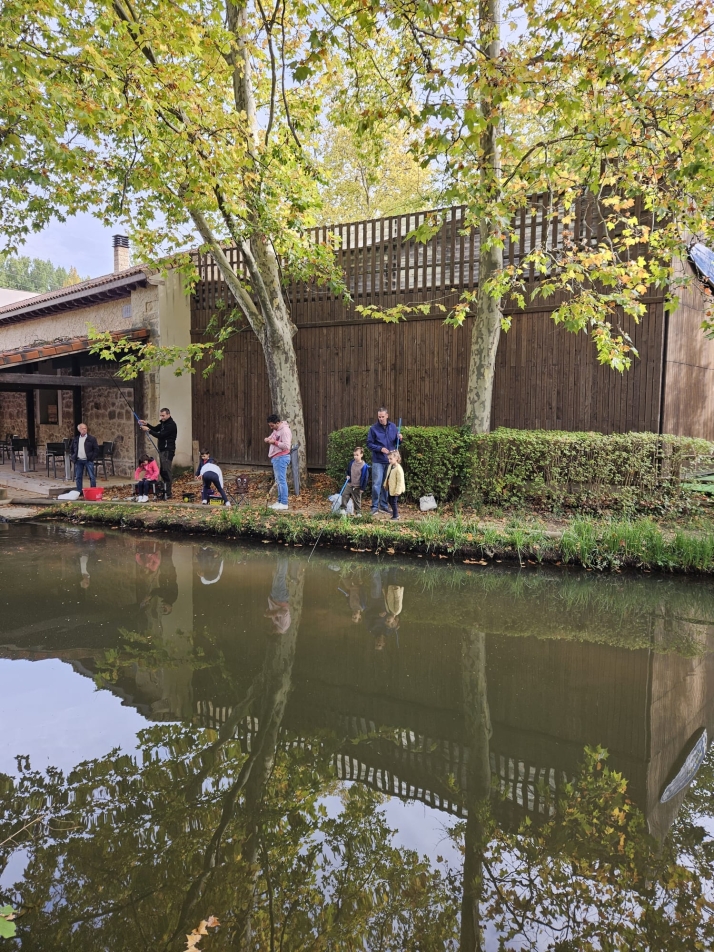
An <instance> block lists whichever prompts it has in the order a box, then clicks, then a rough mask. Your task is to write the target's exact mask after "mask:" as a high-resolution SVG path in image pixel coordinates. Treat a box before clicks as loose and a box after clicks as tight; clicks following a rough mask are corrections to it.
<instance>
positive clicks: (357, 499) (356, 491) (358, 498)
mask: <svg viewBox="0 0 714 952" xmlns="http://www.w3.org/2000/svg"><path fill="white" fill-rule="evenodd" d="M350 499H351V500H352V502H353V504H354V507H355V515H356V516H359V515H361V514H362V490H361V489H360V488H359V486H353V485H352V484H351V483H347V485H346V486H345V491H344V492H343V493H342V508H343V509H346V508H347V503H348V502H349V501H350Z"/></svg>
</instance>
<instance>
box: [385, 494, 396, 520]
mask: <svg viewBox="0 0 714 952" xmlns="http://www.w3.org/2000/svg"><path fill="white" fill-rule="evenodd" d="M387 501H388V502H389V505H390V506H391V507H392V519H398V518H399V506H398V505H397V503H398V502H399V496H387Z"/></svg>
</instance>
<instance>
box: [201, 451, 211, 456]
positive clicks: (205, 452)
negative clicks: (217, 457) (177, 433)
mask: <svg viewBox="0 0 714 952" xmlns="http://www.w3.org/2000/svg"><path fill="white" fill-rule="evenodd" d="M210 455H211V452H210V450H201V452H200V453H199V456H210Z"/></svg>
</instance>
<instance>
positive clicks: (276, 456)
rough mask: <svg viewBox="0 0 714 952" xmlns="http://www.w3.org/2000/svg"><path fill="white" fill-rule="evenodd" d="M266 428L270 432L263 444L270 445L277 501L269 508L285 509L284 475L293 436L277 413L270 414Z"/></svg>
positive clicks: (286, 503)
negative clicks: (267, 427) (276, 487)
mask: <svg viewBox="0 0 714 952" xmlns="http://www.w3.org/2000/svg"><path fill="white" fill-rule="evenodd" d="M268 426H269V427H270V429H271V431H272V432H271V434H270V436H266V437H265V442H266V443H269V444H270V449H269V450H268V459H269V460H270V462H271V463H272V464H273V475H274V476H275V482H276V483H277V486H278V501H277V502H274V503H273V505H272V506H271V507H270V508H271V509H287V508H288V480H287V475H286V474H287V471H288V465H289V463H290V447H291V446H292V442H293V435H292V433H291V432H290V427H289V426H288V425H287V423H286V422H285V420H281V419H280V417H279V416H278V414H277V413H271V414H270V416H269V417H268Z"/></svg>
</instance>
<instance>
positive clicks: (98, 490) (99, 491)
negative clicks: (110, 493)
mask: <svg viewBox="0 0 714 952" xmlns="http://www.w3.org/2000/svg"><path fill="white" fill-rule="evenodd" d="M103 495H104V489H103V487H101V486H95V487H94V488H93V489H92V488H91V487H89V488H87V489H85V490H84V498H85V499H88V500H89V501H90V502H97V501H98V500H100V499H101V498H102V496H103Z"/></svg>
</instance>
